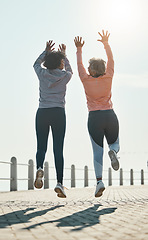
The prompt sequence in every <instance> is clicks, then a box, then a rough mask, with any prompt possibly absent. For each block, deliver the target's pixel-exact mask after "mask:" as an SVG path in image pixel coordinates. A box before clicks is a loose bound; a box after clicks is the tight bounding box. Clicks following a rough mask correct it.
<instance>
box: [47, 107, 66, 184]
mask: <svg viewBox="0 0 148 240" xmlns="http://www.w3.org/2000/svg"><path fill="white" fill-rule="evenodd" d="M51 129H52V135H53V152H54V158H55V167H56V173H57V182H59V183H61V184H62V183H63V167H64V158H63V145H64V137H65V129H66V116H65V110H64V108H55V110H54V114H53V119H52V124H51Z"/></svg>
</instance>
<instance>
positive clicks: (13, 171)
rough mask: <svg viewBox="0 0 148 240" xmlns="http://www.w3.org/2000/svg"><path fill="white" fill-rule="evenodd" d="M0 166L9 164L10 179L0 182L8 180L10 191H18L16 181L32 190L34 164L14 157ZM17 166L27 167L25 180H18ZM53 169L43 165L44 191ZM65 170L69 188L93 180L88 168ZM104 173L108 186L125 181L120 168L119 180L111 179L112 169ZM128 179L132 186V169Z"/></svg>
mask: <svg viewBox="0 0 148 240" xmlns="http://www.w3.org/2000/svg"><path fill="white" fill-rule="evenodd" d="M0 164H9V165H10V177H9V178H0V180H7V181H8V180H9V181H10V191H17V190H18V181H28V190H31V189H34V162H33V160H32V159H30V160H29V161H28V164H24V163H17V159H16V158H15V157H12V158H11V160H10V162H4V161H0ZM17 166H27V167H28V177H27V178H18V177H17V175H18V174H17ZM50 168H54V167H49V164H48V162H45V164H44V179H43V180H44V189H48V188H49V182H50V181H52V180H56V179H55V178H54V179H51V178H49V169H50ZM65 170H70V172H71V177H70V178H68V179H64V180H69V181H70V185H71V188H74V187H76V181H77V180H79V181H80V180H81V181H84V185H83V186H84V187H88V186H89V181H90V180H95V178H89V172H92V171H93V172H94V170H93V169H88V166H85V167H84V169H82V168H75V165H71V168H65ZM78 170H80V171H83V177H82V178H76V171H78ZM104 172H106V173H108V177H107V178H106V179H104V178H103V179H104V180H107V181H108V186H112V181H113V180H119V185H123V180H127V179H124V178H123V173H125V172H128V171H123V169H122V168H120V171H119V178H118V179H113V177H112V169H111V168H109V169H108V170H104ZM128 173H130V178H129V179H128V180H129V182H130V185H134V180H137V179H134V173H136V172H134V171H133V169H130V172H128ZM138 173H140V184H141V185H143V184H144V181H145V180H148V179H146V178H145V179H144V170H143V169H141V171H140V172H138Z"/></svg>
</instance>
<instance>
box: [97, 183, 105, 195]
mask: <svg viewBox="0 0 148 240" xmlns="http://www.w3.org/2000/svg"><path fill="white" fill-rule="evenodd" d="M104 190H105V186H104V183H103V182H102V181H100V182H99V183H97V186H96V192H95V197H101V196H102V193H103V191H104Z"/></svg>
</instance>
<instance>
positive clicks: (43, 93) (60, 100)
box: [33, 41, 72, 197]
mask: <svg viewBox="0 0 148 240" xmlns="http://www.w3.org/2000/svg"><path fill="white" fill-rule="evenodd" d="M53 46H54V44H53V43H52V41H49V42H47V46H46V50H45V51H44V52H43V53H42V54H41V55H40V56H39V57H38V59H37V60H36V61H35V63H34V65H33V67H34V69H35V72H36V74H37V76H38V79H39V92H40V98H39V108H38V110H37V113H36V135H37V153H36V162H37V172H36V179H35V183H34V185H35V187H36V188H42V186H43V181H42V177H43V175H44V172H43V163H44V159H45V154H46V151H47V143H48V135H49V131H50V128H51V130H52V135H53V152H54V159H55V166H56V173H57V185H56V187H55V192H56V193H57V194H58V197H66V194H65V192H64V188H63V185H62V184H63V165H64V158H63V144H64V137H65V129H66V116H65V94H66V85H67V83H68V82H69V80H70V79H71V77H72V69H71V66H70V64H69V61H68V59H67V58H66V57H65V49H66V46H65V45H64V44H62V45H61V46H59V51H57V52H56V51H53V50H54V49H53ZM42 63H43V65H44V67H45V68H44V67H42V66H41V64H42ZM64 68H65V70H63V69H64Z"/></svg>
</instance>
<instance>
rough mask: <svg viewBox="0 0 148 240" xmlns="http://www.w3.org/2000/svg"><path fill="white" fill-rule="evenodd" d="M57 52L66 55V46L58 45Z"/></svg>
mask: <svg viewBox="0 0 148 240" xmlns="http://www.w3.org/2000/svg"><path fill="white" fill-rule="evenodd" d="M58 51H60V52H62V53H63V54H64V55H65V54H66V45H65V44H61V45H59V48H58Z"/></svg>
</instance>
